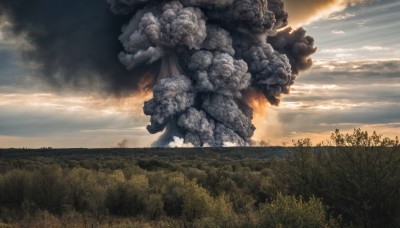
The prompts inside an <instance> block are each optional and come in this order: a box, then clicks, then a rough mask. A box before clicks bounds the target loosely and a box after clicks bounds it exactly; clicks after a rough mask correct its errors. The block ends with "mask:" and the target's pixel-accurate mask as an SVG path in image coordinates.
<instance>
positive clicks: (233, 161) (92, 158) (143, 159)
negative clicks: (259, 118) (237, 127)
mask: <svg viewBox="0 0 400 228" xmlns="http://www.w3.org/2000/svg"><path fill="white" fill-rule="evenodd" d="M283 150H285V151H283ZM8 226H10V227H11V226H21V227H146V226H147V227H399V226H400V144H399V140H398V139H394V140H393V139H388V138H383V137H382V136H379V135H377V134H376V133H373V134H372V135H368V133H367V132H363V131H361V130H360V129H356V130H355V131H354V133H353V134H350V135H349V134H342V133H341V132H339V131H336V132H334V133H333V134H332V145H330V146H322V145H317V146H316V147H313V146H312V145H311V143H310V140H308V139H305V140H299V141H297V142H295V146H294V147H292V148H286V149H283V148H244V149H243V148H238V149H235V148H229V149H226V148H225V149H224V148H221V149H212V148H205V149H173V150H171V149H170V150H168V149H136V150H132V149H108V150H88V149H70V150H54V149H51V148H46V149H45V148H43V149H41V150H19V149H14V150H0V227H8Z"/></svg>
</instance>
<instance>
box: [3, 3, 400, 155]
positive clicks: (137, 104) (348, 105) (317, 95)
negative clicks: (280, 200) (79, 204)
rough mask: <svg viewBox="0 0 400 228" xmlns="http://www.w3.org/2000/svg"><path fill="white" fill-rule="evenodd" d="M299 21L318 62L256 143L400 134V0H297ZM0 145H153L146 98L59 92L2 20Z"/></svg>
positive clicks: (272, 112)
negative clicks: (355, 133) (339, 134)
mask: <svg viewBox="0 0 400 228" xmlns="http://www.w3.org/2000/svg"><path fill="white" fill-rule="evenodd" d="M286 4H287V8H288V11H289V15H290V18H289V19H290V23H291V25H292V26H303V27H305V28H306V30H307V31H308V34H309V35H311V36H313V37H314V38H315V40H316V46H317V47H318V51H317V53H316V54H315V55H313V59H314V66H313V67H312V69H311V70H309V71H307V72H303V73H302V74H301V75H300V76H299V77H298V79H297V80H296V82H295V85H294V86H293V87H292V91H291V94H290V95H288V96H285V98H284V100H283V102H282V103H281V105H280V106H279V107H268V109H267V111H266V112H265V113H263V114H258V116H256V117H255V125H256V127H257V131H256V135H255V139H256V140H264V141H267V142H268V143H269V144H270V145H282V143H286V144H290V143H291V140H292V139H297V138H311V139H313V141H314V142H318V141H320V140H324V139H326V138H328V137H329V135H330V133H331V132H332V131H334V130H335V129H341V130H343V131H351V129H353V128H355V127H361V128H362V129H365V130H369V131H373V130H375V131H377V132H378V133H381V134H383V135H385V136H390V137H394V136H396V135H400V102H399V98H400V44H399V37H400V14H399V13H398V12H399V11H400V1H398V0H376V1H362V0H318V1H317V0H302V1H299V0H287V1H286ZM0 22H1V23H0V148H8V147H31V148H36V147H44V146H46V147H47V146H51V147H114V146H116V145H117V143H118V142H120V141H122V140H123V139H127V140H128V142H129V146H131V147H146V146H150V144H151V142H152V141H154V140H155V139H156V138H157V137H158V135H150V134H148V133H147V131H146V129H145V127H146V125H147V122H148V118H147V117H146V116H144V115H143V114H141V113H142V106H143V101H144V100H146V99H148V98H149V97H150V95H149V94H147V96H144V95H143V94H141V95H136V96H131V97H127V98H119V99H117V98H113V97H105V96H102V95H97V94H91V93H83V92H82V91H78V92H76V91H69V90H68V89H65V90H62V92H60V91H55V90H54V89H50V88H49V87H47V86H46V84H44V83H43V82H42V81H40V80H38V79H37V78H36V77H35V76H34V74H33V73H32V69H31V68H30V64H29V63H27V62H26V61H24V58H23V56H22V55H21V52H20V51H19V50H20V49H21V48H26V47H24V45H28V44H26V43H25V42H24V41H23V40H20V39H19V38H18V39H17V38H15V37H14V38H11V36H9V35H7V34H6V29H5V28H6V27H7V26H9V24H7V20H4V19H3V20H0Z"/></svg>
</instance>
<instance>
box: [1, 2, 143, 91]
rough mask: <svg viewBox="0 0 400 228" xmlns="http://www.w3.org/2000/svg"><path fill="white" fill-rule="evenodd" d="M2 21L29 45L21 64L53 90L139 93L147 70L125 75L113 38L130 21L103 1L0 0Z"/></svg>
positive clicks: (117, 43)
mask: <svg viewBox="0 0 400 228" xmlns="http://www.w3.org/2000/svg"><path fill="white" fill-rule="evenodd" d="M0 18H1V19H0V20H2V21H4V20H7V21H10V22H11V24H12V26H11V28H10V29H11V31H10V32H11V33H12V34H14V35H15V36H23V37H24V38H25V39H26V40H27V41H28V42H29V43H30V44H31V46H33V49H28V50H23V54H24V56H25V59H26V60H27V61H28V62H31V63H32V62H33V63H34V65H35V66H36V68H37V72H36V75H37V76H38V77H40V78H41V79H43V80H45V81H46V82H48V83H49V84H50V85H52V86H54V87H56V88H64V87H74V88H82V90H96V91H98V92H101V93H112V94H116V95H123V94H126V93H131V92H132V91H133V90H135V89H136V88H139V83H138V82H139V80H140V76H141V75H144V72H147V71H148V70H149V69H148V68H143V67H138V68H136V69H135V70H134V71H128V70H127V69H126V68H124V66H123V65H121V64H120V63H119V61H118V58H116V56H118V54H119V52H120V51H121V49H122V46H121V44H120V42H119V41H118V40H117V39H116V37H118V36H119V35H120V33H121V25H122V24H124V23H126V21H127V20H129V17H124V16H116V15H114V14H113V13H112V12H110V9H109V5H108V4H107V2H105V1H101V0H85V1H71V0H57V1H52V0H34V1H24V0H1V1H0ZM10 39H14V38H12V37H11V38H10ZM99 85H100V86H101V89H98V87H99Z"/></svg>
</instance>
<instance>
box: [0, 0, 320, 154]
mask: <svg viewBox="0 0 400 228" xmlns="http://www.w3.org/2000/svg"><path fill="white" fill-rule="evenodd" d="M110 8H111V10H110ZM0 12H1V13H2V14H4V15H6V18H7V19H8V20H10V21H11V23H12V25H13V27H12V29H13V32H14V34H15V35H24V36H25V37H26V38H27V39H28V40H29V41H30V43H31V44H32V46H34V47H35V49H34V50H33V51H25V53H26V56H27V59H28V60H32V61H34V62H35V63H37V64H38V65H39V66H40V70H41V71H42V73H43V74H41V77H42V78H44V79H46V80H47V81H49V82H50V83H51V84H54V85H58V86H64V85H73V86H76V87H78V86H79V85H81V86H82V85H84V86H87V84H88V83H90V84H89V85H93V86H94V84H95V82H96V83H97V82H100V83H101V84H102V85H103V88H101V90H100V91H104V89H107V90H106V91H108V92H112V93H114V94H117V95H121V94H125V93H126V92H134V91H135V90H137V89H138V88H142V87H143V85H140V82H143V81H146V79H148V77H149V76H151V77H150V78H153V77H155V78H156V79H155V80H152V81H154V83H153V86H154V87H153V96H154V97H153V98H152V99H151V100H149V101H147V102H145V104H144V113H145V114H146V115H149V116H150V117H151V118H150V122H151V124H150V125H149V126H148V127H147V129H148V131H149V132H150V133H157V132H161V131H164V134H163V136H162V137H161V138H160V140H159V141H158V142H156V143H155V144H154V145H156V146H166V145H168V144H170V142H172V141H176V139H177V137H180V138H183V139H184V143H185V144H191V145H194V146H197V147H201V146H232V145H235V146H247V145H249V143H250V140H251V137H252V136H253V133H254V130H255V126H254V125H253V124H252V119H253V110H252V108H251V106H250V105H249V104H248V103H247V101H248V100H249V97H246V96H244V95H242V94H247V93H246V91H247V90H252V91H255V92H256V93H260V94H263V95H264V96H265V97H266V98H267V100H268V101H269V102H270V103H271V104H273V105H278V104H279V101H280V99H281V95H282V94H287V93H289V91H290V86H291V85H292V84H293V83H294V80H295V78H296V75H297V74H298V73H299V71H301V70H305V69H307V68H309V67H310V66H311V64H312V62H311V59H310V58H309V56H310V55H311V54H312V53H314V52H315V48H314V46H313V45H314V41H313V39H312V38H311V37H308V36H305V31H304V30H303V29H298V30H294V31H292V30H291V29H283V30H279V31H278V29H281V28H283V27H285V26H286V25H287V24H288V14H287V12H286V11H285V10H284V4H283V2H282V1H281V0H108V4H107V3H106V2H105V1H100V0H85V1H80V2H78V1H76V2H74V1H67V0H58V1H51V0H37V1H31V2H27V3H26V2H23V1H22V0H13V1H11V0H8V1H6V2H5V3H0ZM113 13H114V14H113ZM118 60H119V61H118ZM123 66H125V68H124V67H123ZM147 81H148V80H147ZM147 81H146V82H147ZM147 83H148V82H147ZM83 88H84V89H87V87H83Z"/></svg>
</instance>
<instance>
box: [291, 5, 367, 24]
mask: <svg viewBox="0 0 400 228" xmlns="http://www.w3.org/2000/svg"><path fill="white" fill-rule="evenodd" d="M372 1H373V0H284V2H285V8H286V10H287V11H288V13H289V15H290V16H289V24H290V25H291V26H294V27H299V26H302V25H305V24H308V23H310V22H312V21H315V20H318V19H320V18H324V17H328V16H329V15H331V14H333V13H335V12H340V11H343V10H344V9H346V7H348V6H351V5H357V4H364V3H368V2H372Z"/></svg>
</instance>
